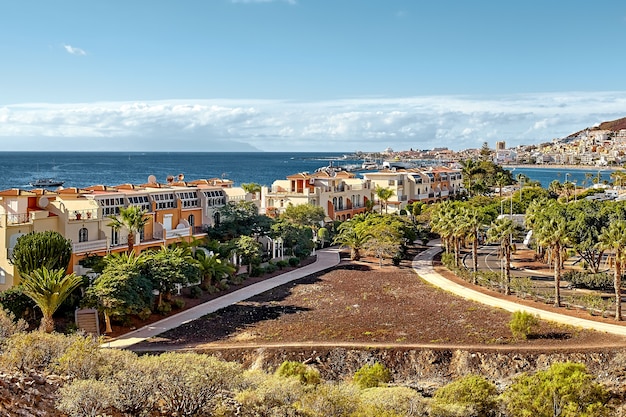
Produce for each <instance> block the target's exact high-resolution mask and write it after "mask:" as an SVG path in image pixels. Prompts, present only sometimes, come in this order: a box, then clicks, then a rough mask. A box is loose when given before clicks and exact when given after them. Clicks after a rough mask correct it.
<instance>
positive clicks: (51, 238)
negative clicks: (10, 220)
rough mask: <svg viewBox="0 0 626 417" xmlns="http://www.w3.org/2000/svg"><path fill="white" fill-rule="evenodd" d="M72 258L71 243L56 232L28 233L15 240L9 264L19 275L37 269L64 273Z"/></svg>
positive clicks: (27, 273)
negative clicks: (13, 266)
mask: <svg viewBox="0 0 626 417" xmlns="http://www.w3.org/2000/svg"><path fill="white" fill-rule="evenodd" d="M71 258H72V241H71V240H69V239H66V238H64V237H63V235H61V234H60V233H58V232H53V231H45V232H30V233H28V234H26V235H24V236H21V237H19V238H18V239H17V244H16V245H15V248H13V253H12V255H11V263H12V264H13V265H15V267H16V268H17V270H18V271H19V273H20V274H21V275H29V274H31V273H32V272H33V271H35V270H36V269H39V268H46V269H48V270H63V271H66V270H67V267H68V266H69V263H70V259H71Z"/></svg>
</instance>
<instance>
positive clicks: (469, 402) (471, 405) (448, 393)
mask: <svg viewBox="0 0 626 417" xmlns="http://www.w3.org/2000/svg"><path fill="white" fill-rule="evenodd" d="M497 399H498V396H497V389H496V386H495V385H494V384H493V383H492V382H489V381H487V380H486V379H485V378H484V377H482V376H480V375H472V374H470V375H467V376H464V377H462V378H459V379H457V380H455V381H453V382H451V383H449V384H447V385H445V386H443V387H441V388H439V389H438V390H437V391H435V395H434V396H433V402H432V407H431V415H433V416H438V417H452V416H459V417H460V416H463V417H488V416H495V415H496V411H497V409H498V408H497V405H498V401H497Z"/></svg>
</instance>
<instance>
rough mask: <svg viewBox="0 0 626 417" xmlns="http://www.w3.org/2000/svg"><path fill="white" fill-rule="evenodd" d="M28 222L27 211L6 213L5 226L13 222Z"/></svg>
mask: <svg viewBox="0 0 626 417" xmlns="http://www.w3.org/2000/svg"><path fill="white" fill-rule="evenodd" d="M29 222H30V215H29V214H28V213H11V214H7V223H6V225H7V226H11V225H14V224H25V223H29Z"/></svg>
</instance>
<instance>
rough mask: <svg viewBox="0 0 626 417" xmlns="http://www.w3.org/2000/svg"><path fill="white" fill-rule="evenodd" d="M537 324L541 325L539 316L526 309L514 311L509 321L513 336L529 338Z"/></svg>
mask: <svg viewBox="0 0 626 417" xmlns="http://www.w3.org/2000/svg"><path fill="white" fill-rule="evenodd" d="M537 326H539V316H538V315H535V314H531V313H528V312H526V311H516V312H514V313H513V315H512V316H511V321H510V322H509V328H510V329H511V332H512V333H513V336H514V337H516V338H520V339H526V338H528V336H529V335H530V334H532V332H533V330H534V329H535V328H536V327H537Z"/></svg>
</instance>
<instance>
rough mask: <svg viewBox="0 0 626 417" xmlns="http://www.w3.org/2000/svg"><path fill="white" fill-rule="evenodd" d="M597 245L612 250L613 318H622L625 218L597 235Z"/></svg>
mask: <svg viewBox="0 0 626 417" xmlns="http://www.w3.org/2000/svg"><path fill="white" fill-rule="evenodd" d="M598 246H599V247H600V248H601V249H605V250H612V251H613V255H614V262H613V271H614V275H613V276H614V278H613V287H614V288H615V320H621V319H622V272H623V268H622V267H623V265H624V258H625V256H626V220H617V221H614V222H611V223H610V224H609V225H608V227H606V228H605V229H604V230H603V231H602V234H600V236H599V237H598Z"/></svg>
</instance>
